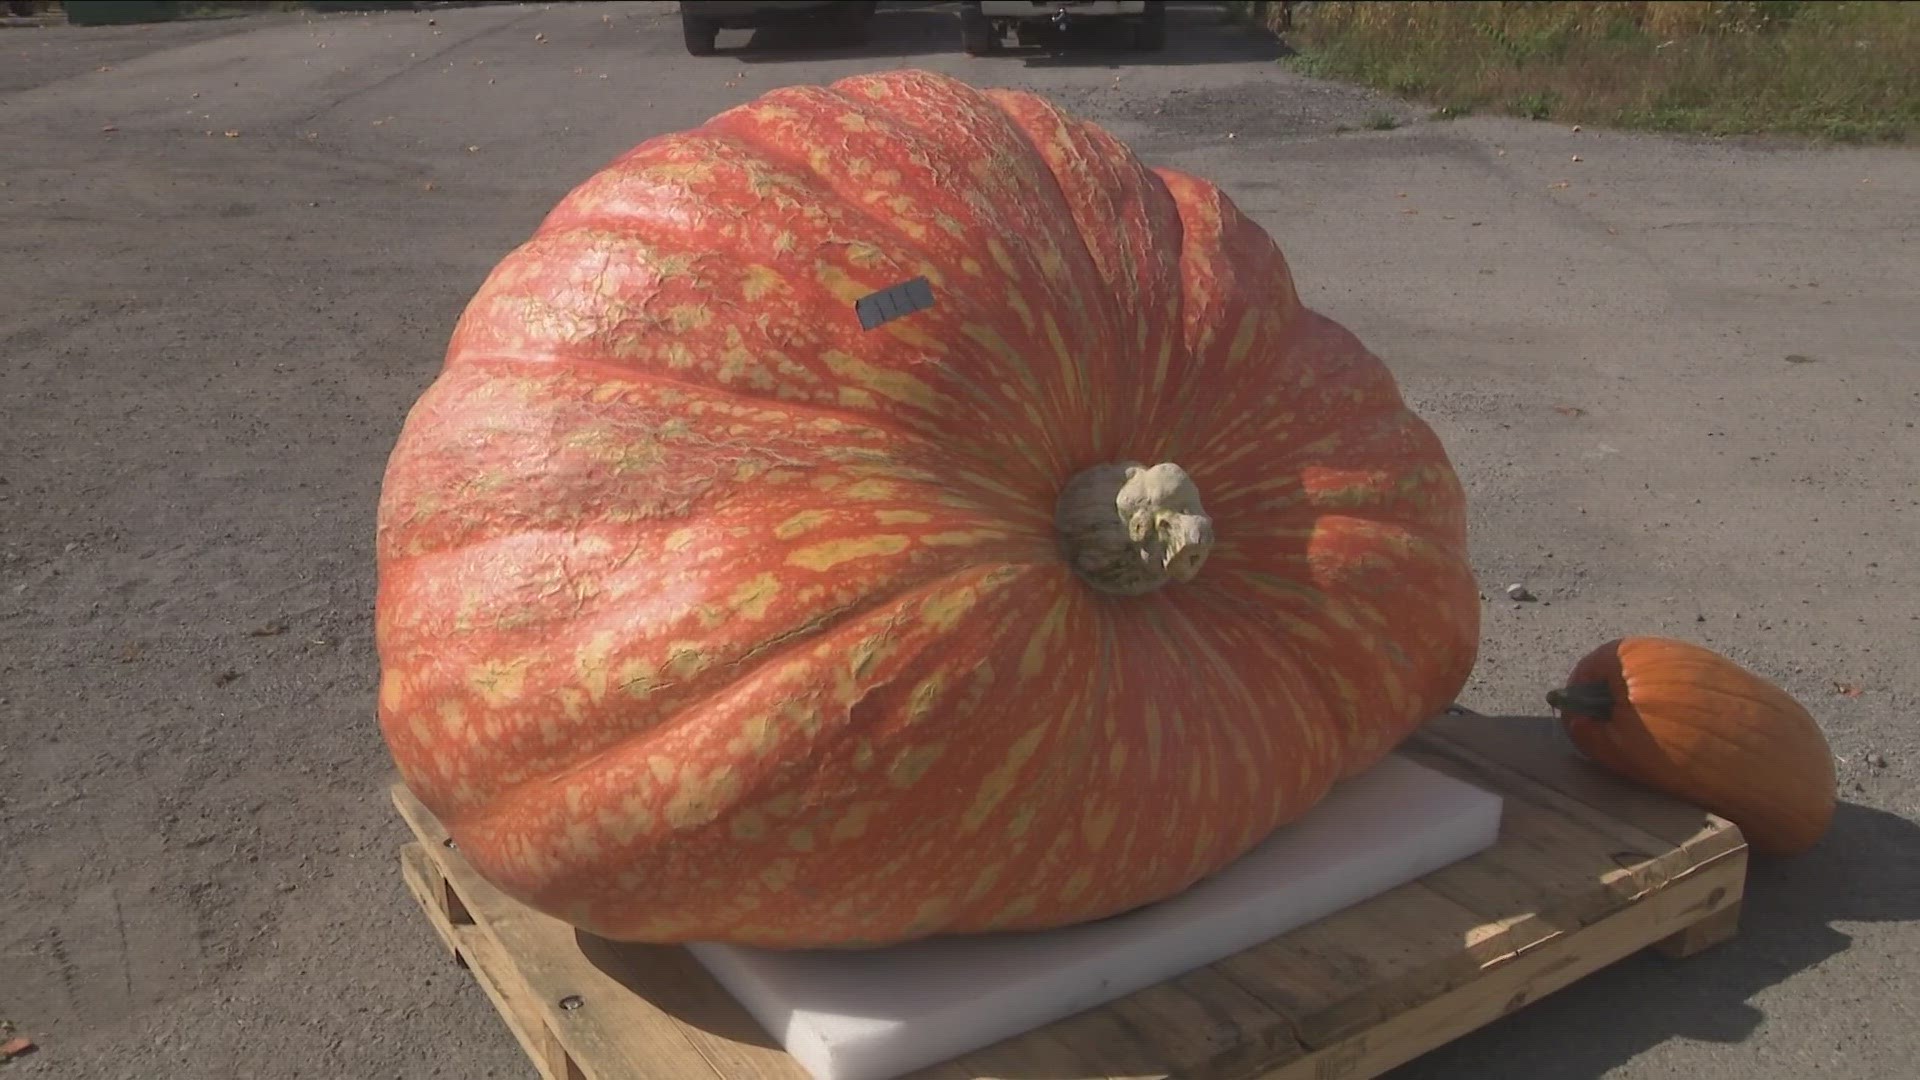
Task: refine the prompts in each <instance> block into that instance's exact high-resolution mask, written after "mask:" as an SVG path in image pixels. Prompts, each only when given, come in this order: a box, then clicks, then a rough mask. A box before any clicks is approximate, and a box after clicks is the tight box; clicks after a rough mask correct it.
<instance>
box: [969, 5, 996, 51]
mask: <svg viewBox="0 0 1920 1080" xmlns="http://www.w3.org/2000/svg"><path fill="white" fill-rule="evenodd" d="M960 47H961V48H962V49H963V50H965V52H966V54H967V55H968V56H991V55H993V54H994V53H996V52H999V51H1000V38H999V35H998V34H996V33H994V29H993V20H991V19H989V18H987V16H986V15H985V14H984V13H983V12H982V11H981V10H980V5H978V4H968V5H967V6H966V7H963V8H961V9H960Z"/></svg>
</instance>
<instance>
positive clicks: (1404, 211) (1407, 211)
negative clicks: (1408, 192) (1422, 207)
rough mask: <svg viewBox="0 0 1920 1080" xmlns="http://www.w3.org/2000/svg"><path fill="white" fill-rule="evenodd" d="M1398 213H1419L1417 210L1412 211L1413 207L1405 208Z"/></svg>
mask: <svg viewBox="0 0 1920 1080" xmlns="http://www.w3.org/2000/svg"><path fill="white" fill-rule="evenodd" d="M1400 212H1401V213H1403V214H1417V213H1419V212H1420V211H1418V210H1415V209H1414V208H1413V207H1411V206H1409V207H1407V208H1406V209H1405V210H1402V211H1400Z"/></svg>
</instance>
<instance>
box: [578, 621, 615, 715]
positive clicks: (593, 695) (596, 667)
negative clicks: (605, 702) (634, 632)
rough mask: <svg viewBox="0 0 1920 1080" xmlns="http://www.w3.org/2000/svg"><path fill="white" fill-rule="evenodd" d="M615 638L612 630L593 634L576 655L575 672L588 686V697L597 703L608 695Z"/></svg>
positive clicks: (581, 681)
mask: <svg viewBox="0 0 1920 1080" xmlns="http://www.w3.org/2000/svg"><path fill="white" fill-rule="evenodd" d="M615 640H616V639H615V637H614V635H613V632H612V631H606V630H603V631H601V632H600V633H598V634H595V635H593V637H592V639H591V640H589V641H588V642H587V643H586V645H584V646H582V647H581V649H580V652H579V654H578V655H576V656H575V657H574V665H573V667H574V673H575V674H576V675H577V676H579V679H580V685H581V686H583V687H585V688H586V691H587V699H588V700H589V701H592V702H593V703H595V704H599V702H600V701H601V700H602V699H603V698H605V697H606V696H607V677H608V674H609V672H608V661H609V658H610V657H611V655H612V653H613V646H614V643H615Z"/></svg>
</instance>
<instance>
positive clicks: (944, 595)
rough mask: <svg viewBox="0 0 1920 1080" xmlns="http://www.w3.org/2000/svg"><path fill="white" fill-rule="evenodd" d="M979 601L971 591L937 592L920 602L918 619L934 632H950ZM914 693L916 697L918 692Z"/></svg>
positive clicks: (951, 590)
mask: <svg viewBox="0 0 1920 1080" xmlns="http://www.w3.org/2000/svg"><path fill="white" fill-rule="evenodd" d="M979 599H980V596H979V594H978V593H976V592H975V591H974V590H972V589H949V590H946V591H944V592H938V593H935V594H933V595H932V596H929V597H927V598H926V599H925V600H923V601H921V602H920V618H921V620H922V621H923V622H925V623H926V624H927V625H928V626H931V627H933V628H934V629H935V630H940V631H946V630H951V629H953V628H954V627H955V626H956V625H958V624H959V622H960V620H961V618H962V617H963V616H965V615H966V613H967V612H969V611H972V610H973V607H974V604H975V603H977V602H978V601H979ZM922 685H924V684H922ZM915 693H916V696H917V694H918V691H916V692H915Z"/></svg>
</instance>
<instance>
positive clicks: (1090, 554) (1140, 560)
mask: <svg viewBox="0 0 1920 1080" xmlns="http://www.w3.org/2000/svg"><path fill="white" fill-rule="evenodd" d="M1053 523H1054V527H1055V528H1056V529H1058V530H1059V531H1060V539H1061V544H1062V546H1063V547H1064V548H1065V550H1066V556H1067V561H1068V563H1070V564H1071V565H1072V566H1073V569H1074V571H1075V572H1076V573H1078V574H1079V575H1080V577H1081V578H1082V579H1084V580H1085V581H1086V582H1087V583H1088V584H1089V585H1092V586H1093V587H1094V588H1096V589H1099V590H1101V591H1102V592H1110V593H1115V594H1118V595H1121V596H1139V595H1142V594H1144V593H1149V592H1152V591H1153V590H1155V589H1157V588H1159V587H1160V586H1162V585H1165V584H1166V583H1167V582H1169V581H1191V580H1193V577H1194V575H1195V574H1198V573H1199V572H1200V566H1201V564H1203V563H1205V562H1206V561H1207V553H1208V552H1209V551H1211V550H1212V549H1213V519H1212V518H1210V517H1208V516H1207V512H1206V510H1205V509H1204V508H1203V507H1202V506H1201V505H1200V489H1199V488H1197V487H1195V486H1194V483H1193V478H1192V477H1190V476H1188V475H1187V472H1186V470H1185V469H1182V468H1181V467H1180V466H1178V465H1175V464H1172V463H1171V462H1163V463H1161V464H1159V465H1155V466H1153V467H1151V468H1148V467H1147V466H1144V465H1141V464H1139V463H1138V462H1132V461H1122V462H1115V463H1111V464H1105V465H1095V466H1094V467H1093V468H1091V469H1088V470H1086V471H1085V472H1083V473H1081V474H1079V475H1078V476H1075V477H1074V478H1073V479H1071V480H1069V481H1067V486H1066V487H1065V488H1063V489H1061V492H1060V499H1059V502H1058V503H1056V504H1055V506H1054V512H1053Z"/></svg>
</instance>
